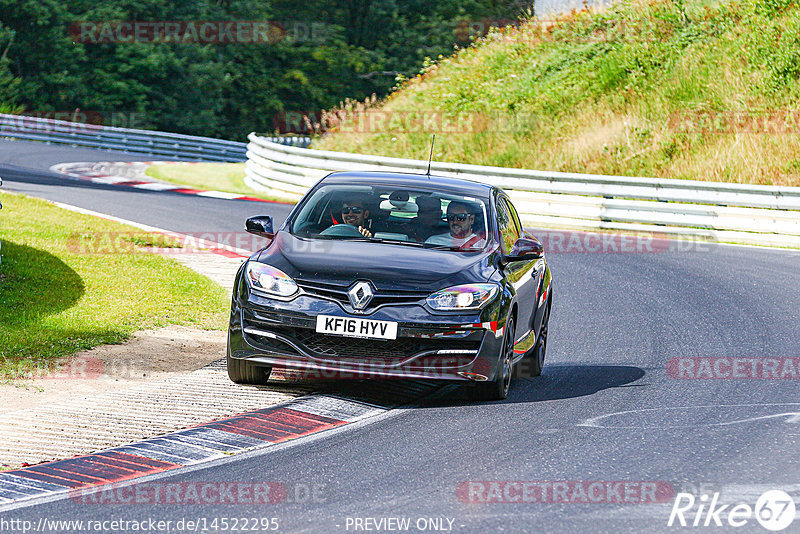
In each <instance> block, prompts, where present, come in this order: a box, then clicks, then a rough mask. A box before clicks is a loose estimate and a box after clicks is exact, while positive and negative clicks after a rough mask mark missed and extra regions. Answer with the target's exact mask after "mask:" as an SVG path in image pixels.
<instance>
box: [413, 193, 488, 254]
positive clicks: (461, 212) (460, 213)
mask: <svg viewBox="0 0 800 534" xmlns="http://www.w3.org/2000/svg"><path fill="white" fill-rule="evenodd" d="M474 222H475V215H474V214H473V213H470V206H469V204H467V203H466V202H461V201H459V200H454V201H453V202H450V205H449V206H447V223H448V224H449V225H450V232H448V233H445V234H439V235H434V236H431V237H429V238H428V239H427V240H426V241H425V243H430V244H433V245H446V246H451V247H458V248H462V249H468V248H482V247H483V246H484V245H485V244H486V238H485V236H484V235H481V234H476V233H475V232H474V231H473V230H472V225H473V223H474Z"/></svg>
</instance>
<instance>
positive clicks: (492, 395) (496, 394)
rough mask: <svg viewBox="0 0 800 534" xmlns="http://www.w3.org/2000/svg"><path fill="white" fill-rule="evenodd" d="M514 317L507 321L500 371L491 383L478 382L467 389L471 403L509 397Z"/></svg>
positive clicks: (501, 351) (512, 369)
mask: <svg viewBox="0 0 800 534" xmlns="http://www.w3.org/2000/svg"><path fill="white" fill-rule="evenodd" d="M513 362H514V317H509V318H508V320H507V321H506V329H505V335H504V336H503V346H502V347H501V349H500V370H499V371H498V372H497V378H495V379H494V380H492V381H491V382H477V383H475V384H473V385H472V386H470V387H468V388H467V398H469V400H471V401H478V402H486V401H496V400H503V399H505V398H506V397H508V390H509V388H510V387H511V375H512V374H513V372H514V363H513Z"/></svg>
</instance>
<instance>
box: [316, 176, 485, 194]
mask: <svg viewBox="0 0 800 534" xmlns="http://www.w3.org/2000/svg"><path fill="white" fill-rule="evenodd" d="M322 183H325V184H348V185H392V186H402V187H420V188H424V189H433V190H436V191H441V192H443V193H444V192H447V193H461V194H470V195H475V196H480V197H489V196H491V192H492V190H493V189H496V188H495V187H494V186H493V185H490V184H482V183H480V182H473V181H472V180H464V179H463V178H450V177H445V176H436V175H433V174H431V175H427V174H413V173H404V172H377V171H376V172H363V171H362V172H353V171H348V172H334V173H331V174H329V175H328V176H326V177H325V178H323V180H322Z"/></svg>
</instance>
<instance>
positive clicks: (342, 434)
mask: <svg viewBox="0 0 800 534" xmlns="http://www.w3.org/2000/svg"><path fill="white" fill-rule="evenodd" d="M115 159H120V160H132V159H147V158H133V157H131V156H130V155H127V154H123V155H113V154H109V153H107V152H97V151H91V150H84V149H72V148H58V147H52V146H47V145H43V144H31V143H15V142H3V143H0V176H2V177H3V180H4V184H3V188H4V189H8V190H11V191H20V192H24V193H27V194H30V195H34V196H40V197H44V198H48V199H52V200H57V201H61V202H66V203H69V204H74V205H78V206H82V207H86V208H89V209H92V210H95V211H100V212H103V213H108V214H111V215H115V216H118V217H123V218H126V219H131V220H135V221H137V222H140V223H144V224H148V225H153V226H158V227H162V228H167V229H170V230H177V231H207V230H208V231H239V230H240V229H241V228H242V225H243V221H244V219H245V217H247V216H248V215H252V214H256V213H262V212H266V213H270V214H272V215H274V216H276V217H277V218H278V219H282V218H283V217H285V214H286V212H287V211H288V207H287V206H284V205H279V204H256V203H249V202H242V201H226V200H217V199H210V198H199V197H190V196H181V195H177V194H171V193H158V192H144V191H132V190H129V189H126V188H119V187H113V186H109V187H104V186H98V185H95V184H90V183H80V182H75V181H70V180H67V179H65V178H61V177H57V176H55V175H53V174H51V173H49V172H48V171H47V170H46V169H47V168H48V167H49V165H51V164H53V163H57V162H61V161H92V160H115ZM9 215H10V214H9V213H6V212H5V210H4V211H3V212H0V216H2V218H3V224H4V225H5V224H10V221H11V220H12V219H11V218H10V217H9ZM43 223H46V221H43ZM685 248H686V249H688V250H684V251H677V250H672V251H661V252H652V253H621V252H617V253H592V252H574V253H550V254H549V256H548V260H549V262H550V264H551V267H552V270H553V273H554V282H555V286H554V288H555V289H554V291H555V293H554V295H555V296H554V298H555V300H554V307H553V315H552V321H551V328H550V343H549V348H548V354H547V362H546V365H545V370H544V374H543V375H542V376H541V377H539V378H524V377H523V378H519V379H517V380H516V381H515V382H514V383H512V389H511V393H510V396H509V398H508V400H507V401H505V402H497V403H486V404H469V403H468V402H467V400H466V396H465V394H464V393H463V391H462V390H461V389H459V388H455V387H446V388H444V389H442V390H440V391H439V393H438V394H434V395H433V396H432V397H429V398H427V399H425V400H423V401H422V402H420V403H418V404H417V405H414V406H409V407H405V408H401V409H396V410H392V411H390V412H388V413H387V414H386V415H385V416H381V417H378V418H375V419H374V420H370V421H369V422H367V423H365V424H361V425H359V424H354V425H351V426H348V427H345V428H343V429H341V430H331V431H327V432H323V433H321V434H318V435H316V436H314V437H312V438H307V439H306V438H301V439H299V440H296V441H290V442H287V443H285V444H283V445H280V446H276V447H272V448H270V449H269V450H268V451H255V452H252V453H248V454H245V455H242V456H238V457H232V458H229V459H225V460H221V461H218V462H216V463H213V464H210V465H207V466H204V467H200V468H196V469H191V468H189V469H184V470H178V471H174V472H171V473H168V474H164V475H157V476H154V477H151V478H148V479H140V480H139V481H138V482H139V483H142V482H143V481H145V480H146V481H147V482H149V483H153V484H170V483H173V482H183V483H185V482H197V483H216V484H217V486H216V487H219V484H227V483H243V482H253V483H260V482H277V483H279V484H282V485H283V487H285V488H286V498H285V499H279V500H280V501H281V502H278V503H274V504H259V505H257V506H253V505H245V504H229V503H222V504H204V505H197V504H192V503H188V504H187V503H185V502H181V503H178V504H175V503H172V504H169V503H167V504H148V503H143V502H139V503H125V504H96V503H91V502H82V501H81V499H75V498H72V499H70V498H67V497H62V498H60V499H58V500H53V501H49V502H41V501H40V502H33V503H31V504H29V505H26V506H24V507H21V508H17V509H14V510H11V511H5V512H2V515H0V518H2V519H5V520H7V521H8V520H11V519H20V520H26V521H32V522H33V523H34V524H36V523H37V522H38V521H39V520H40V519H41V518H46V519H47V520H68V519H81V520H90V519H91V520H137V521H142V520H145V521H146V520H150V519H153V520H156V521H158V520H171V521H173V524H172V526H171V527H170V529H168V530H170V531H174V532H180V531H183V530H181V527H178V526H175V522H176V521H179V520H181V519H186V520H192V521H197V520H201V521H202V520H205V521H206V523H205V525H206V526H207V527H208V529H209V530H210V531H214V529H213V528H211V525H212V521H213V520H215V519H216V520H217V525H218V527H219V526H221V525H222V523H220V522H219V520H220V519H227V520H228V523H227V525H228V527H227V528H225V529H219V530H220V531H233V530H234V529H233V528H232V526H233V524H232V523H230V521H232V519H233V518H250V520H252V518H259V519H261V518H276V519H277V526H278V527H279V528H278V531H279V532H363V531H383V532H389V531H391V532H398V531H409V532H419V531H428V532H430V531H453V532H635V533H638V532H654V531H655V532H662V531H670V532H672V531H678V532H680V531H687V532H706V531H713V532H719V531H722V530H725V531H740V532H768V531H767V530H766V529H764V528H762V526H760V525H759V521H758V520H757V518H756V517H749V518H745V519H744V521H745V522H744V524H743V525H744V526H743V527H740V528H734V527H733V526H731V525H730V524H729V523H728V522H727V521H728V519H729V518H728V512H730V510H731V509H732V508H733V506H735V505H738V504H745V505H748V506H749V507H750V508H751V509H753V508H756V502H757V500H758V498H759V496H760V495H761V494H763V493H764V492H765V491H767V490H783V491H785V492H787V493H788V494H789V495H790V496H792V497H793V498H794V501H795V502H796V503H797V506H798V508H800V461H798V456H797V451H798V450H800V387H798V385H800V382H799V381H798V378H799V377H798V375H797V374H794V376H792V372H793V371H794V372H800V369H797V362H798V361H800V359H799V358H800V292H799V291H798V288H799V287H800V252H798V251H784V250H773V249H757V248H747V247H733V246H721V245H720V246H713V245H691V244H688V245H687V246H686V247H685ZM753 369H755V371H753ZM692 376H694V377H700V378H694V379H693V378H691V377H692ZM734 377H735V378H734ZM492 481H494V482H492ZM522 482H528V484H522ZM531 482H536V484H531ZM183 487H185V486H183ZM537 488H538V489H537ZM554 490H555V491H554ZM678 492H686V493H691V494H694V495H696V496H697V502H696V504H695V505H694V506H693V507H688V505H687V509H686V511H685V513H684V516H683V517H684V518H685V519H686V522H687V526H685V527H681V526H679V523H678V520H677V519H676V520H675V524H674V525H673V526H672V527H671V528H670V527H668V526H667V524H668V520H669V518H670V515H671V511H672V509H673V504H674V503H675V497H676V494H677V493H678ZM715 493H719V495H718V506H717V507H718V508H719V505H728V506H727V509H725V510H723V511H722V512H721V514H720V515H719V516H717V517H719V518H720V520H721V521H722V522H723V524H724V526H723V527H716V528H715V527H714V522H715V518H711V517H709V518H708V521H709V522H706V519H707V517H706V514H705V512H703V513H701V514H700V516H699V517H698V526H696V527H693V526H692V522H693V521H695V516H696V514H697V512H698V510H699V507H700V506H705V509H706V510H707V509H708V507H709V503H710V501H711V500H712V496H713V495H714V494H715ZM701 494H705V495H708V500H707V501H702V502H703V503H704V504H702V505H701V497H700V495H701ZM685 499H686V500H684V501H683V503H684V504H685V503H686V502H688V497H686V498H685ZM487 500H488V501H490V502H486V501H487ZM653 500H655V501H656V502H652V501H653ZM501 501H502V502H501ZM523 501H524V502H523ZM642 501H644V502H642ZM238 502H239V503H240V502H243V501H238ZM762 512H764V510H763V509H762ZM760 517H761V518H762V519H763V520H764V521H766V513H762V514H761V516H760ZM390 518H397V519H398V522H394V519H392V522H390V521H389V519H390ZM405 520H407V521H409V523H407V524H406V523H404V522H403V521H405ZM264 524H269V523H268V522H267V523H261V526H263V525H264ZM273 524H274V523H273ZM243 525H244V523H240V524H239V530H243V529H242V528H241V527H242V526H243ZM406 525H407V528H406ZM706 525H710V526H706ZM253 526H254V523H250V524H249V527H251V528H252V527H253ZM378 527H382V528H381V529H379V528H378ZM106 528H111V527H110V526H109V527H106ZM129 530H132V529H129ZM198 530H202V528H199V529H198ZM255 530H259V531H263V530H262V529H261V528H257V529H255ZM54 531H55V530H54ZM784 532H800V519H797V520H795V522H794V523H793V524H791V525H790V526H789V527H788V528H786V529H785V530H784Z"/></svg>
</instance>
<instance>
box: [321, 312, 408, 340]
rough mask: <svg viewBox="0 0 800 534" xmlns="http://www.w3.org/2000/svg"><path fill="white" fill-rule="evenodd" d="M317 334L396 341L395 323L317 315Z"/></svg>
mask: <svg viewBox="0 0 800 534" xmlns="http://www.w3.org/2000/svg"><path fill="white" fill-rule="evenodd" d="M317 332H319V333H320V334H336V335H339V336H347V337H361V338H367V339H397V323H395V322H393V321H375V320H372V319H362V318H360V317H334V316H332V315H317Z"/></svg>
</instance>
